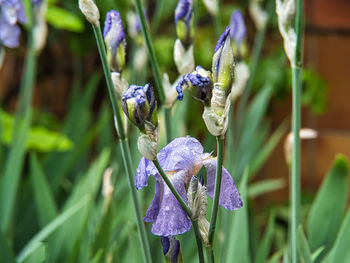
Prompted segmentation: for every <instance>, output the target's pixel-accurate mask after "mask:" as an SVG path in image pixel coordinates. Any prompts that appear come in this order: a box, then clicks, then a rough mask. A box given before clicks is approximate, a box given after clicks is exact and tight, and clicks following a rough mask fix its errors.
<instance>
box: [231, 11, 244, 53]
mask: <svg viewBox="0 0 350 263" xmlns="http://www.w3.org/2000/svg"><path fill="white" fill-rule="evenodd" d="M245 35H246V27H245V24H244V18H243V15H242V13H241V12H240V11H238V10H236V11H234V12H233V13H232V16H231V20H230V37H231V44H232V49H233V53H234V54H235V55H237V54H240V55H242V53H243V49H242V43H243V40H244V38H245ZM232 40H233V41H232Z"/></svg>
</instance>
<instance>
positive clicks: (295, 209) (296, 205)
mask: <svg viewBox="0 0 350 263" xmlns="http://www.w3.org/2000/svg"><path fill="white" fill-rule="evenodd" d="M295 31H296V35H297V39H296V47H295V57H294V63H293V65H292V86H293V109H292V129H293V138H294V139H293V157H292V175H291V177H292V178H291V183H292V187H291V189H292V191H291V203H292V204H291V205H292V218H291V243H292V245H291V247H292V262H293V263H297V262H298V253H297V228H298V225H299V223H300V202H301V201H300V200H301V193H300V192H301V191H300V160H301V158H300V136H299V131H300V123H301V114H300V111H301V109H300V97H301V70H302V51H303V50H302V48H303V44H302V41H303V1H302V0H297V9H296V17H295Z"/></svg>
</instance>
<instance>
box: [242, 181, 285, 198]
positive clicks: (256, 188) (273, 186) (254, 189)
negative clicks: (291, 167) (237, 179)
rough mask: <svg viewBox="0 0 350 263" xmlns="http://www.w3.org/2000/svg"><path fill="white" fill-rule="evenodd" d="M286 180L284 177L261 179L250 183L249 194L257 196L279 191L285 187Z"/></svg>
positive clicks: (251, 196) (252, 196) (253, 196)
mask: <svg viewBox="0 0 350 263" xmlns="http://www.w3.org/2000/svg"><path fill="white" fill-rule="evenodd" d="M285 185H286V182H285V180H284V179H283V178H277V179H266V180H260V181H258V182H255V183H253V184H251V185H249V190H248V196H249V197H250V198H255V197H257V196H260V195H264V194H266V193H270V192H273V191H277V190H280V189H282V188H283V187H285Z"/></svg>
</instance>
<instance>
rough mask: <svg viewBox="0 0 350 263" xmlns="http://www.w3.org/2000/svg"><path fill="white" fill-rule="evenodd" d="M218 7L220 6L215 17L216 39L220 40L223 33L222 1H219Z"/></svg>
mask: <svg viewBox="0 0 350 263" xmlns="http://www.w3.org/2000/svg"><path fill="white" fill-rule="evenodd" d="M217 5H218V13H217V14H216V15H215V16H214V26H215V33H216V37H217V38H219V37H220V35H221V33H222V24H221V15H220V14H221V12H220V1H218V4H217Z"/></svg>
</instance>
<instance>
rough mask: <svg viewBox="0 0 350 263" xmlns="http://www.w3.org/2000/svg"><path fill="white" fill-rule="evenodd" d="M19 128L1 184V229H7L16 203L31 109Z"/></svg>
mask: <svg viewBox="0 0 350 263" xmlns="http://www.w3.org/2000/svg"><path fill="white" fill-rule="evenodd" d="M18 121H19V122H20V123H19V125H18V126H19V127H18V128H19V129H18V132H17V135H16V136H15V135H14V136H15V137H16V139H15V140H14V141H13V145H12V146H11V149H10V154H9V156H8V159H7V161H6V167H5V174H4V175H3V177H2V180H1V185H0V211H1V213H0V223H1V229H2V230H3V231H6V229H7V227H8V224H9V222H10V218H11V214H12V210H13V207H14V204H15V198H16V192H17V188H18V184H19V180H20V175H21V170H22V165H23V162H24V156H25V146H26V141H27V136H28V133H29V127H30V122H31V111H29V112H27V113H26V114H25V116H24V118H23V121H22V122H21V120H18Z"/></svg>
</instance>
